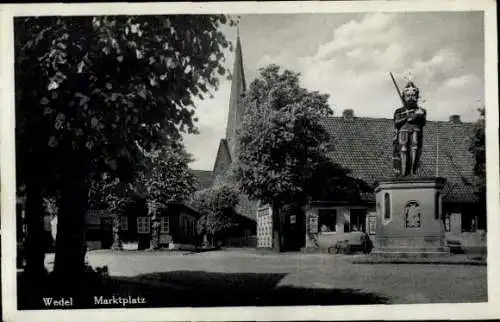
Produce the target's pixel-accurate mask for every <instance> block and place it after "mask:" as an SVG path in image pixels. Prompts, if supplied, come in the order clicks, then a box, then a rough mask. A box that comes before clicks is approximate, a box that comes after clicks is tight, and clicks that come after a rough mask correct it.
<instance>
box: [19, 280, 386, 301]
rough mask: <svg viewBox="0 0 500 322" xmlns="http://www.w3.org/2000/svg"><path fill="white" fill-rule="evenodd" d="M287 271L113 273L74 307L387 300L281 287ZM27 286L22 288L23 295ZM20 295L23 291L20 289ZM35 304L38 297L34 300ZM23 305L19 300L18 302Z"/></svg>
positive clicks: (350, 292) (349, 292)
mask: <svg viewBox="0 0 500 322" xmlns="http://www.w3.org/2000/svg"><path fill="white" fill-rule="evenodd" d="M285 276H286V274H283V273H280V274H267V273H266V274H259V273H212V272H204V271H173V272H160V273H151V274H143V275H138V276H134V277H112V278H110V279H108V280H106V282H104V283H103V284H102V285H101V286H99V287H98V288H94V289H93V290H91V289H87V290H86V291H82V290H80V291H79V292H78V293H77V294H78V295H76V298H75V299H74V303H75V306H74V307H73V308H96V307H99V308H106V307H109V308H117V307H123V306H122V305H118V304H115V305H105V306H103V305H97V306H96V305H95V303H94V296H103V297H104V298H105V297H107V296H108V297H109V296H113V295H115V296H122V297H128V296H131V297H134V298H135V297H142V298H145V299H146V303H145V304H138V305H127V307H208V306H289V305H346V304H386V303H388V302H389V300H388V299H387V298H385V297H382V296H380V295H377V294H374V293H366V292H362V291H360V290H356V289H319V288H302V287H293V286H280V285H278V283H279V282H280V281H281V280H282V279H283V278H284V277H285ZM26 291H27V290H26V289H25V290H19V292H20V293H23V292H26ZM18 294H19V293H18ZM30 302H31V303H24V305H20V309H43V308H44V307H43V302H42V301H41V300H40V301H39V302H38V304H37V303H34V302H33V301H30ZM35 302H36V301H35ZM20 304H21V303H20Z"/></svg>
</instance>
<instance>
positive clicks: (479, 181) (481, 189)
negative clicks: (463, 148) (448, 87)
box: [469, 107, 486, 203]
mask: <svg viewBox="0 0 500 322" xmlns="http://www.w3.org/2000/svg"><path fill="white" fill-rule="evenodd" d="M478 112H479V119H478V120H477V122H476V125H475V128H474V133H473V135H472V137H471V143H470V146H469V151H470V152H471V153H472V155H473V156H474V169H473V170H474V175H475V176H476V193H477V195H478V197H479V199H480V201H481V202H482V203H485V200H486V134H485V130H486V128H485V113H486V109H485V108H484V107H483V108H479V109H478Z"/></svg>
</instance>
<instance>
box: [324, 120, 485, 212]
mask: <svg viewBox="0 0 500 322" xmlns="http://www.w3.org/2000/svg"><path fill="white" fill-rule="evenodd" d="M323 126H324V127H325V128H326V129H327V130H328V132H329V134H330V136H331V140H332V142H331V148H330V151H329V152H328V156H329V157H330V158H331V160H332V161H333V162H335V163H338V164H341V165H343V166H345V167H347V168H348V169H350V170H351V171H352V173H351V175H352V176H354V177H356V178H359V179H362V180H364V181H365V182H366V183H368V184H370V185H374V184H375V183H376V182H377V181H378V180H383V179H387V178H391V177H393V176H394V174H393V168H392V165H393V164H392V138H393V135H394V125H393V120H392V119H382V118H366V117H331V118H327V119H325V120H323ZM473 130H474V124H473V123H462V122H460V120H459V118H458V117H457V116H455V115H454V116H452V117H450V121H449V122H442V121H439V122H436V121H427V124H426V125H425V127H424V130H423V133H424V139H423V148H422V155H421V159H420V168H419V169H418V171H417V175H418V176H421V177H444V178H445V179H446V180H447V181H446V185H445V188H444V190H443V201H444V202H462V203H463V202H475V201H476V196H475V194H474V186H473V183H474V180H475V178H474V173H473V166H474V159H473V155H472V154H471V153H470V152H469V151H468V148H469V146H470V138H471V135H472V133H473Z"/></svg>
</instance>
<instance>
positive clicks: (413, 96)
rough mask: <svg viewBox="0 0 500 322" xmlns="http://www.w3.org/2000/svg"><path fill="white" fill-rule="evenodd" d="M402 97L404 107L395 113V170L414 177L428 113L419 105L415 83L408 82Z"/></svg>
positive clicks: (398, 173)
mask: <svg viewBox="0 0 500 322" xmlns="http://www.w3.org/2000/svg"><path fill="white" fill-rule="evenodd" d="M391 76H392V75H391ZM400 97H401V98H402V101H403V106H402V107H400V108H398V109H396V111H395V112H394V128H395V129H394V130H395V136H394V142H393V145H394V161H395V162H394V170H395V172H396V174H397V175H399V176H403V177H405V176H414V175H415V174H416V172H417V169H418V166H419V161H420V155H421V153H422V139H423V133H422V132H423V127H424V126H425V119H426V114H427V112H426V111H425V109H423V108H421V107H420V106H419V105H418V98H419V89H418V88H417V87H416V86H415V84H413V82H408V84H407V85H406V86H405V88H404V89H403V93H402V94H401V95H400Z"/></svg>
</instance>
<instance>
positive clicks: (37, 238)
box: [25, 182, 46, 280]
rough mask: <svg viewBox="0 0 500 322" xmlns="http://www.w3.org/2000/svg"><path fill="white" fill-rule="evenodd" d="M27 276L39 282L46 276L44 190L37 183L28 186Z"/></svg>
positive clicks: (26, 209)
mask: <svg viewBox="0 0 500 322" xmlns="http://www.w3.org/2000/svg"><path fill="white" fill-rule="evenodd" d="M25 215H26V224H27V235H26V244H25V250H26V270H25V273H26V276H27V277H28V278H29V279H30V280H37V279H39V278H40V277H42V276H44V275H45V274H46V270H45V243H44V241H45V238H44V237H45V236H44V233H45V231H44V218H43V217H44V210H43V201H42V189H41V187H40V185H39V184H38V183H37V182H30V183H28V184H27V185H26V208H25Z"/></svg>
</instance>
